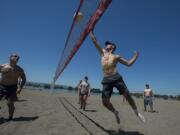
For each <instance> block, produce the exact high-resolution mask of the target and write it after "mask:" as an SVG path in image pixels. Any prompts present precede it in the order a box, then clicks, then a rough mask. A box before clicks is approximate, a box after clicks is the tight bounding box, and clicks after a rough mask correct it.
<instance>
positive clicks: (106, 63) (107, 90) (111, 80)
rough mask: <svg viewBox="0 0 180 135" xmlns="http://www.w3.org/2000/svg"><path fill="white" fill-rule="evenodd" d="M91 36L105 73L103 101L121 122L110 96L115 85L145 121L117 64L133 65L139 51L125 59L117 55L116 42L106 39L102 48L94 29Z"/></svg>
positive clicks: (118, 121)
mask: <svg viewBox="0 0 180 135" xmlns="http://www.w3.org/2000/svg"><path fill="white" fill-rule="evenodd" d="M90 37H91V39H92V41H93V43H94V45H95V47H96V48H97V50H98V51H99V53H100V55H101V61H102V69H103V73H104V78H103V80H102V85H103V91H102V102H103V105H104V106H105V107H106V108H107V109H108V110H109V111H111V112H113V113H114V115H115V118H116V121H117V123H118V124H120V118H119V112H118V111H117V110H116V109H115V108H114V106H113V105H112V104H111V102H110V97H111V94H112V91H113V87H116V88H117V89H118V90H119V93H120V94H123V95H124V97H125V98H126V100H127V101H128V103H129V104H130V106H131V107H132V109H133V111H134V112H135V114H136V115H137V116H138V118H140V120H141V121H143V122H145V118H144V117H143V116H142V115H141V114H140V113H139V112H138V110H137V107H136V104H135V102H134V100H133V99H132V97H131V96H130V94H129V91H128V88H127V87H126V84H125V83H124V81H123V78H122V76H121V75H120V74H119V73H118V71H117V68H116V66H117V64H118V63H121V64H123V65H126V66H128V67H130V66H132V65H133V63H134V62H135V61H136V59H137V58H138V56H139V53H138V52H135V54H134V56H133V57H132V59H130V60H129V61H128V60H126V59H124V58H123V57H121V56H119V55H115V54H114V51H115V50H116V45H115V44H114V43H111V42H109V41H106V43H105V45H106V47H105V48H104V49H102V48H101V46H100V45H99V43H98V41H97V40H96V37H95V35H94V33H93V31H91V32H90Z"/></svg>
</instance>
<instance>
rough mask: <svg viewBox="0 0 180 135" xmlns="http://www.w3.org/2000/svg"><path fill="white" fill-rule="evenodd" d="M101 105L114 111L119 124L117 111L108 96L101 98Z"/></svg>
mask: <svg viewBox="0 0 180 135" xmlns="http://www.w3.org/2000/svg"><path fill="white" fill-rule="evenodd" d="M102 102H103V105H104V106H105V107H106V108H107V109H108V110H109V111H111V112H112V113H114V115H115V118H116V121H117V123H118V124H120V118H119V112H118V111H116V110H115V108H114V106H113V105H112V104H111V102H110V98H103V99H102Z"/></svg>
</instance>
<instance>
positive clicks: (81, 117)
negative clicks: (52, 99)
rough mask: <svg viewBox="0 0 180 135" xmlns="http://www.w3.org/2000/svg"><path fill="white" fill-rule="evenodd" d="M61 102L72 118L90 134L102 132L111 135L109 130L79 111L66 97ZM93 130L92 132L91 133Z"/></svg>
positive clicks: (103, 134)
mask: <svg viewBox="0 0 180 135" xmlns="http://www.w3.org/2000/svg"><path fill="white" fill-rule="evenodd" d="M59 101H60V102H61V104H62V105H63V107H64V108H65V109H66V110H67V111H68V112H69V113H70V114H71V115H72V117H73V118H74V119H75V120H76V121H77V122H78V123H79V124H80V125H81V126H82V127H83V128H84V129H85V130H86V131H87V132H88V133H89V134H90V135H93V134H97V131H98V130H100V132H101V134H102V135H107V134H108V135H109V133H108V132H107V130H105V129H104V127H102V126H101V125H99V124H98V123H97V122H95V121H94V120H92V119H91V118H89V117H88V116H87V115H86V114H84V113H82V112H81V111H80V110H78V109H77V108H76V107H75V106H74V105H72V104H71V103H70V102H69V101H68V100H67V99H66V98H65V97H64V98H59ZM90 129H91V131H90Z"/></svg>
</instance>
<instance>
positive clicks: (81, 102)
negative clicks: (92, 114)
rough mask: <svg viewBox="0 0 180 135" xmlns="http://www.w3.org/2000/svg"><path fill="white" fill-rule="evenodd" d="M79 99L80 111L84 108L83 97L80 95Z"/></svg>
mask: <svg viewBox="0 0 180 135" xmlns="http://www.w3.org/2000/svg"><path fill="white" fill-rule="evenodd" d="M79 97H80V109H82V108H83V96H82V95H80V96H79Z"/></svg>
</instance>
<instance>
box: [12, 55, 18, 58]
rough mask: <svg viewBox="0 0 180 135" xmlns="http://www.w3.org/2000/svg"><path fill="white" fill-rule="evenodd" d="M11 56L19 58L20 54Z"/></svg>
mask: <svg viewBox="0 0 180 135" xmlns="http://www.w3.org/2000/svg"><path fill="white" fill-rule="evenodd" d="M11 57H15V58H19V56H18V55H11Z"/></svg>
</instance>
